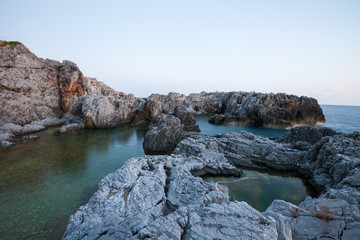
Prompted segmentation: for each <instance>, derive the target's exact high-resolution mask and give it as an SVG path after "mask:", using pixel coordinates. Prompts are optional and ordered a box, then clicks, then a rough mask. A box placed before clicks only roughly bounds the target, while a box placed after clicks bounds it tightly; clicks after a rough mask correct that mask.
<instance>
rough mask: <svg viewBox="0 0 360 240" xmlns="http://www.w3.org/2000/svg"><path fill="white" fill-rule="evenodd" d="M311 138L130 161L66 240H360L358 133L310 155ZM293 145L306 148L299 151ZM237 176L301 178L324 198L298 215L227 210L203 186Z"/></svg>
mask: <svg viewBox="0 0 360 240" xmlns="http://www.w3.org/2000/svg"><path fill="white" fill-rule="evenodd" d="M160 116H161V115H160ZM163 117H164V118H169V119H172V118H174V119H175V120H173V121H175V122H180V120H179V119H176V118H175V117H173V116H166V115H163ZM177 125H178V124H177ZM299 128H302V127H299ZM303 128H304V127H303ZM305 128H307V127H305ZM305 128H304V129H297V130H295V131H294V132H290V133H289V135H290V136H286V137H285V138H283V139H282V140H281V141H280V140H278V141H277V140H270V139H267V138H263V137H258V136H255V135H252V134H250V133H246V132H241V133H228V134H222V135H216V136H213V137H209V136H206V135H204V134H199V133H198V134H192V135H189V136H188V137H187V138H186V139H184V140H182V141H181V142H180V143H179V144H178V145H177V148H176V149H175V151H174V153H173V154H172V155H171V156H144V157H141V158H134V159H131V160H129V161H128V162H126V163H125V165H124V166H123V167H122V168H120V169H119V170H117V171H116V172H115V173H112V174H110V175H108V176H107V177H106V178H104V179H103V180H102V181H101V183H100V185H99V190H98V191H97V192H96V193H95V194H94V196H93V197H92V198H91V199H90V201H89V203H88V204H86V205H85V206H83V207H81V208H80V209H79V210H78V211H77V212H76V213H75V214H74V215H73V216H71V217H70V220H69V225H68V227H67V229H66V232H65V234H64V236H63V238H64V239H83V238H86V239H99V238H102V239H119V238H121V239H123V238H126V239H137V238H141V239H143V238H150V239H213V238H219V239H320V238H321V239H352V238H355V239H356V237H357V236H358V233H359V230H360V224H359V223H360V210H359V204H360V192H359V185H357V184H358V182H357V181H356V178H358V172H359V171H358V170H359V164H358V163H359V162H360V161H359V159H358V157H359V146H360V144H359V139H358V138H357V135H356V133H355V134H340V133H336V134H333V133H331V134H327V133H326V134H323V135H321V137H320V140H318V141H317V142H316V143H315V144H314V145H313V146H309V142H312V141H313V139H318V138H319V134H320V133H324V132H326V131H327V130H326V129H319V128H313V129H305ZM304 132H307V133H309V134H310V135H308V134H305V135H304V134H303V133H304ZM297 134H299V136H297ZM291 135H292V136H291ZM284 139H285V140H284ZM289 139H290V140H289ZM295 142H298V143H299V144H298V145H301V144H303V145H304V147H302V148H294V145H293V143H295ZM298 145H295V146H298ZM330 146H331V147H330ZM237 166H245V167H251V168H255V169H264V170H266V169H270V168H271V169H274V168H275V169H281V170H284V171H289V170H292V171H294V170H298V174H299V175H300V176H301V175H302V174H305V175H306V176H310V182H311V183H313V184H315V185H316V186H321V189H320V191H322V194H321V195H320V196H319V197H317V198H311V197H307V198H306V199H305V200H304V201H303V202H302V203H300V205H299V206H296V205H293V204H291V203H287V202H285V201H282V200H275V201H274V202H273V203H272V204H271V206H269V207H268V209H267V210H266V211H265V212H263V213H259V212H258V211H256V210H254V209H253V208H251V207H250V206H249V205H248V204H246V203H244V202H237V201H231V200H230V196H229V195H228V191H227V188H226V187H224V186H221V185H217V184H213V183H209V182H205V181H204V180H203V179H202V178H200V177H199V176H202V175H204V174H225V175H234V176H239V175H240V174H241V170H239V169H238V168H237ZM334 168H337V169H334ZM314 179H315V180H314ZM323 182H324V183H327V184H324V185H320V184H319V183H323Z"/></svg>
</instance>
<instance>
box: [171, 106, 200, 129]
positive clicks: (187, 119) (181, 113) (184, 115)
mask: <svg viewBox="0 0 360 240" xmlns="http://www.w3.org/2000/svg"><path fill="white" fill-rule="evenodd" d="M174 116H175V117H177V118H179V119H180V121H181V123H182V124H185V125H194V124H195V123H196V120H195V118H194V117H193V116H192V115H191V113H189V112H188V111H187V110H186V109H185V108H184V107H176V108H175V110H174Z"/></svg>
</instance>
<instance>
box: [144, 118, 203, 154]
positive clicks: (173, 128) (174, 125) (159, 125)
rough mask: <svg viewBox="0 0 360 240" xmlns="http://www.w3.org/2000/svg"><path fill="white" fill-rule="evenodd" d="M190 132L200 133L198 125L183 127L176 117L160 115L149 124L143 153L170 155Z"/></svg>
mask: <svg viewBox="0 0 360 240" xmlns="http://www.w3.org/2000/svg"><path fill="white" fill-rule="evenodd" d="M190 132H200V128H199V125H196V126H194V125H193V126H191V125H187V126H185V125H184V124H183V122H182V121H181V120H180V119H179V118H178V117H175V116H172V115H168V114H164V113H162V114H160V115H158V116H157V117H156V118H155V119H154V120H153V121H152V122H151V124H150V126H149V129H148V131H147V132H146V134H145V137H144V144H143V147H144V150H145V153H147V154H149V153H152V154H154V153H171V152H172V151H173V150H174V149H175V148H176V146H177V144H178V143H179V142H180V141H181V140H183V139H184V138H186V137H187V136H190Z"/></svg>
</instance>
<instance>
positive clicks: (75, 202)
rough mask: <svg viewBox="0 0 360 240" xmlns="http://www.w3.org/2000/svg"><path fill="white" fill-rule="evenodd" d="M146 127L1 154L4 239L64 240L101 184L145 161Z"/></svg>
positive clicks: (48, 138)
mask: <svg viewBox="0 0 360 240" xmlns="http://www.w3.org/2000/svg"><path fill="white" fill-rule="evenodd" d="M146 129H147V127H146V126H139V127H128V126H123V127H119V128H117V129H86V130H81V131H79V133H78V134H75V135H61V136H60V135H57V134H56V130H57V129H56V128H51V129H48V130H46V131H43V132H40V133H38V134H37V135H39V136H40V139H38V140H35V141H32V142H29V143H26V144H21V145H17V146H13V147H11V148H10V149H8V150H5V151H0V239H3V240H4V239H9V240H10V239H60V238H61V236H62V234H63V232H64V231H65V228H66V225H67V222H68V219H69V217H70V215H71V214H73V213H75V211H76V210H77V209H78V208H79V207H80V206H81V205H83V204H85V203H87V202H88V201H89V199H90V197H91V196H92V194H93V193H94V192H95V191H96V190H97V185H98V183H99V181H100V180H101V179H102V178H103V177H105V176H106V175H107V174H109V173H111V172H113V171H115V170H116V169H118V168H120V167H121V166H122V165H123V164H124V162H125V161H126V160H127V159H129V158H132V157H137V156H142V155H144V151H143V148H142V142H143V138H144V134H145V131H146Z"/></svg>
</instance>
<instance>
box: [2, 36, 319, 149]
mask: <svg viewBox="0 0 360 240" xmlns="http://www.w3.org/2000/svg"><path fill="white" fill-rule="evenodd" d="M0 106H1V107H0V126H2V125H4V124H6V123H13V124H17V125H19V126H24V125H26V124H30V123H31V122H34V121H42V120H44V119H46V118H52V119H53V118H58V119H60V118H63V117H64V116H65V115H66V114H72V115H73V116H74V117H75V118H76V119H81V121H82V123H80V124H79V122H78V121H76V122H74V123H76V124H78V125H77V127H76V128H80V127H86V128H113V127H116V126H117V125H119V124H121V123H131V124H132V125H137V124H141V123H143V122H151V121H153V120H154V119H155V118H156V117H157V116H159V115H160V114H162V113H165V114H171V115H175V116H177V117H178V118H180V119H181V121H182V123H183V124H184V125H192V124H194V121H195V120H194V118H193V116H192V115H193V114H209V115H210V116H213V117H211V118H210V122H212V123H216V124H230V123H233V122H234V121H236V122H239V123H241V124H252V125H257V126H267V127H271V126H275V127H291V126H293V125H295V124H310V125H314V124H316V123H318V122H324V121H325V119H324V115H323V114H322V110H321V108H320V106H319V104H318V103H317V101H316V100H315V99H313V98H307V97H297V96H293V95H286V94H273V93H270V94H263V93H255V92H249V93H247V92H228V93H225V92H214V93H205V92H202V93H200V94H190V95H188V96H186V95H184V94H180V93H173V92H171V93H169V94H167V95H160V94H152V95H150V96H149V97H148V98H136V97H134V95H132V94H125V93H122V92H117V91H115V90H113V89H111V88H110V87H108V86H106V85H105V84H103V83H102V82H100V81H97V80H96V79H94V78H89V77H85V76H84V75H83V74H82V72H81V71H80V70H79V68H78V67H77V66H76V64H75V63H73V62H70V61H66V60H65V61H63V62H62V63H60V62H58V61H54V60H49V59H45V60H44V59H42V58H38V57H37V56H35V55H34V54H33V53H31V52H30V51H29V50H28V49H27V48H26V47H25V46H24V45H22V44H21V43H19V42H5V41H1V42H0ZM70 119H72V117H70V118H69V117H68V118H67V119H63V120H60V121H62V122H67V123H71V122H69V120H70ZM73 127H74V126H73ZM4 129H7V128H6V127H5V128H3V131H2V132H1V133H0V134H1V137H0V141H1V142H3V143H4V144H1V143H0V146H9V145H11V138H9V136H10V135H12V132H11V131H10V130H9V131H5V130H4ZM69 129H71V128H69ZM72 129H75V128H72ZM63 130H64V129H63ZM65 132H66V131H65ZM5 142H6V144H5Z"/></svg>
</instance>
